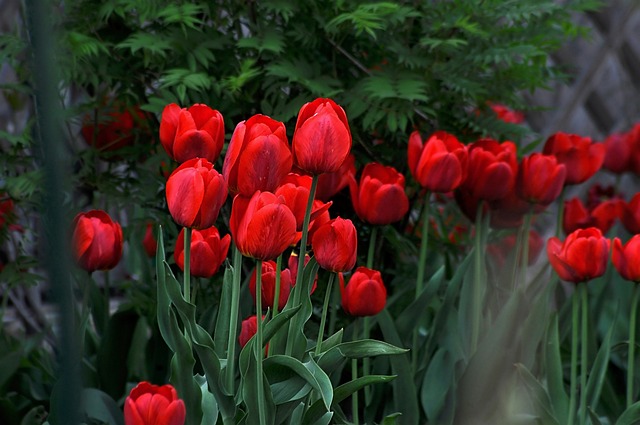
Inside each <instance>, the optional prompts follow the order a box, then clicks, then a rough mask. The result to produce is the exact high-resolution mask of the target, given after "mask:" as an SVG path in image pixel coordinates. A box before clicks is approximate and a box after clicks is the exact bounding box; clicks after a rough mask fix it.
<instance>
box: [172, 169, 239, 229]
mask: <svg viewBox="0 0 640 425" xmlns="http://www.w3.org/2000/svg"><path fill="white" fill-rule="evenodd" d="M166 193H167V205H168V206H169V212H170V213H171V217H173V220H174V221H175V222H176V223H178V225H180V226H183V227H192V228H195V229H206V228H207V227H211V226H213V224H214V223H215V221H216V219H217V218H218V213H219V212H220V208H222V205H223V204H224V202H225V200H226V199H227V184H226V183H225V181H224V179H223V178H222V175H221V174H220V173H218V172H217V171H216V170H214V169H213V164H211V163H210V162H209V161H207V160H206V159H203V158H194V159H190V160H189V161H187V162H185V163H183V164H182V165H180V166H179V167H178V168H176V169H175V170H174V171H173V173H171V175H170V176H169V179H167V188H166Z"/></svg>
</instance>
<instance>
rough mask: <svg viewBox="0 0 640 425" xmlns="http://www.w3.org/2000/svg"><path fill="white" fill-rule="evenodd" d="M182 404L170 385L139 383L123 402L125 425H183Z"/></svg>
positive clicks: (183, 412) (184, 412) (183, 408)
mask: <svg viewBox="0 0 640 425" xmlns="http://www.w3.org/2000/svg"><path fill="white" fill-rule="evenodd" d="M186 414H187V411H186V408H185V406H184V402H183V401H182V400H181V399H179V398H178V393H177V392H176V390H175V388H173V387H172V386H171V385H168V384H167V385H163V386H157V385H153V384H150V383H148V382H141V383H139V384H138V385H137V386H136V387H135V388H134V389H132V390H131V392H130V393H129V396H127V399H126V400H125V402H124V423H125V425H184V421H185V418H186Z"/></svg>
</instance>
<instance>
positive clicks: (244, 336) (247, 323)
mask: <svg viewBox="0 0 640 425" xmlns="http://www.w3.org/2000/svg"><path fill="white" fill-rule="evenodd" d="M262 320H263V321H264V316H262ZM257 332H258V316H256V315H255V314H254V315H253V316H249V317H247V318H246V319H244V320H243V321H242V324H241V325H240V335H238V343H239V344H240V347H244V346H245V345H247V342H249V340H250V339H251V338H253V336H254V335H255V334H256V333H257ZM268 351H269V344H267V346H266V347H265V353H266V352H268Z"/></svg>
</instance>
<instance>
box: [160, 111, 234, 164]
mask: <svg viewBox="0 0 640 425" xmlns="http://www.w3.org/2000/svg"><path fill="white" fill-rule="evenodd" d="M160 142H161V143H162V146H163V147H164V150H165V151H167V154H168V155H169V156H170V157H171V158H173V159H174V160H176V161H178V162H180V163H182V162H185V161H188V160H190V159H193V158H205V159H207V160H208V161H209V162H211V163H215V162H216V160H217V159H218V157H219V156H220V152H222V146H223V145H224V119H223V118H222V114H221V113H220V112H218V111H217V110H215V109H211V108H210V107H209V106H207V105H205V104H202V103H196V104H195V105H193V106H190V107H189V108H180V107H179V106H178V105H176V104H175V103H171V104H169V105H167V106H165V108H164V110H163V111H162V118H161V119H160Z"/></svg>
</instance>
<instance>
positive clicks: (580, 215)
mask: <svg viewBox="0 0 640 425" xmlns="http://www.w3.org/2000/svg"><path fill="white" fill-rule="evenodd" d="M623 210H624V201H622V200H620V199H609V200H605V201H602V202H600V203H599V204H596V205H595V206H594V207H591V208H587V207H585V205H584V204H583V203H582V201H581V200H580V199H578V198H573V199H570V200H568V201H565V203H564V216H563V217H562V227H563V230H564V232H565V233H566V234H569V233H571V232H573V231H575V230H577V229H586V228H587V227H597V228H598V229H600V231H601V232H602V233H607V232H608V231H609V229H611V227H612V226H613V224H614V223H615V221H616V219H617V218H620V217H621V215H622V213H623Z"/></svg>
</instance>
